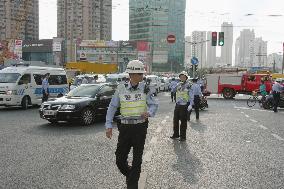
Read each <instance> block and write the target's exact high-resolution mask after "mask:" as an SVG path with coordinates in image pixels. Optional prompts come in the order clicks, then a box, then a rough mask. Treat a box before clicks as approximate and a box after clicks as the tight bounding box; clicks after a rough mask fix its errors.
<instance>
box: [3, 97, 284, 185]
mask: <svg viewBox="0 0 284 189" xmlns="http://www.w3.org/2000/svg"><path fill="white" fill-rule="evenodd" d="M169 98H170V97H169V94H167V93H161V94H159V95H158V99H159V102H160V107H159V112H158V114H157V115H156V117H155V118H152V119H151V120H150V125H149V129H148V135H147V141H146V145H145V150H144V156H143V165H142V174H141V178H140V183H139V184H140V188H149V189H152V188H163V189H164V188H165V189H167V188H169V189H173V188H181V189H183V188H185V189H187V188H284V148H283V147H284V120H283V118H284V110H283V109H280V111H279V112H278V113H273V112H272V111H266V110H262V109H260V108H259V107H257V106H256V107H254V108H248V107H247V106H246V102H245V100H224V99H219V98H210V99H209V101H208V103H209V109H206V110H205V111H203V112H201V115H200V121H199V122H197V121H196V120H195V118H194V116H195V115H194V113H193V114H192V121H191V122H189V124H188V130H187V141H186V142H183V143H180V142H179V141H176V140H174V141H173V140H172V139H170V138H169V136H170V135H172V119H173V108H174V104H173V103H170V100H169ZM37 111H38V110H37V108H32V109H29V110H27V111H23V110H21V109H18V108H10V109H6V108H4V109H3V108H0V154H1V156H0V188H5V189H6V188H29V189H30V188H102V189H104V188H124V187H125V183H124V182H125V178H124V177H123V176H122V175H121V174H120V173H119V171H118V169H117V168H116V165H115V156H114V152H115V148H116V142H117V136H118V132H117V130H116V129H115V130H114V136H113V138H112V139H111V140H109V139H106V137H105V129H104V121H103V120H98V121H97V122H96V123H95V124H94V125H91V126H80V125H76V124H70V123H61V124H58V125H51V124H49V123H48V122H47V121H45V120H42V119H40V118H39V115H38V112H37ZM130 159H131V156H130Z"/></svg>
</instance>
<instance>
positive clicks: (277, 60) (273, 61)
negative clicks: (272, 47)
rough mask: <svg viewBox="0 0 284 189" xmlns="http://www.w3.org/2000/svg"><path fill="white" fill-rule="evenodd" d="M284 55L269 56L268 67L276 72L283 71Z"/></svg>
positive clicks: (273, 54) (274, 54)
mask: <svg viewBox="0 0 284 189" xmlns="http://www.w3.org/2000/svg"><path fill="white" fill-rule="evenodd" d="M282 61H283V55H282V54H279V53H272V54H269V55H268V57H267V66H268V67H272V68H273V69H274V70H275V71H276V72H278V71H280V70H281V69H282Z"/></svg>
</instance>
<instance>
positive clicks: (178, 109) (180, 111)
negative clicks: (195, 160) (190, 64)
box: [171, 71, 190, 141]
mask: <svg viewBox="0 0 284 189" xmlns="http://www.w3.org/2000/svg"><path fill="white" fill-rule="evenodd" d="M179 78H180V80H181V82H180V83H179V84H178V85H177V87H176V98H177V100H176V106H175V110H174V120H173V130H174V134H173V135H172V136H171V138H172V139H175V138H179V137H180V141H185V140H186V129H187V107H188V104H189V91H190V85H189V83H188V82H187V79H188V76H187V73H186V72H185V71H182V72H181V73H180V74H179ZM179 121H180V124H179Z"/></svg>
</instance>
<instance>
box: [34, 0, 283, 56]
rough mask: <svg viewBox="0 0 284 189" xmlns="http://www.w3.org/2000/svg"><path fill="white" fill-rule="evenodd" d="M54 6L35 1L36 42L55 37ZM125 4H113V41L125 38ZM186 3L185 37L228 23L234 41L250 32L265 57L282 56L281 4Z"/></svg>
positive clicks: (258, 0)
mask: <svg viewBox="0 0 284 189" xmlns="http://www.w3.org/2000/svg"><path fill="white" fill-rule="evenodd" d="M56 2H57V0H39V6H40V7H39V11H40V12H39V14H40V15H39V23H40V26H39V33H40V34H39V35H40V36H39V37H40V39H48V38H52V37H55V36H56V27H57V24H56V23H57V12H56V9H57V7H56ZM128 2H129V0H113V18H112V22H113V23H112V24H113V25H112V27H113V28H112V37H113V40H128V38H129V34H128V29H129V26H128V24H129V18H128V13H129V12H128ZM186 3H187V5H186V21H185V22H186V23H185V34H186V36H190V35H191V32H192V31H220V30H221V24H222V23H223V22H232V23H233V25H234V41H235V39H236V38H237V37H238V36H239V35H240V31H241V30H243V29H254V31H255V34H256V37H262V39H263V40H264V41H268V53H269V54H270V53H273V52H275V53H278V52H282V43H283V42H284V0H186ZM271 15H281V16H271ZM233 47H234V46H233ZM217 54H218V50H217ZM233 54H234V51H233Z"/></svg>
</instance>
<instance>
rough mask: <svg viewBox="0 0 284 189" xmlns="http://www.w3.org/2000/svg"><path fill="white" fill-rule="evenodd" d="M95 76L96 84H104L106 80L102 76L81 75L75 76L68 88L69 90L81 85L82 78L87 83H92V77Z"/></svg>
mask: <svg viewBox="0 0 284 189" xmlns="http://www.w3.org/2000/svg"><path fill="white" fill-rule="evenodd" d="M95 76H97V77H98V79H97V80H96V82H97V83H104V82H106V78H105V76H104V75H103V74H83V75H77V76H76V77H75V78H74V81H73V83H72V84H71V86H70V90H72V89H75V88H76V87H78V86H80V85H81V84H82V81H83V79H84V78H86V79H87V81H88V83H93V80H94V77H95Z"/></svg>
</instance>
